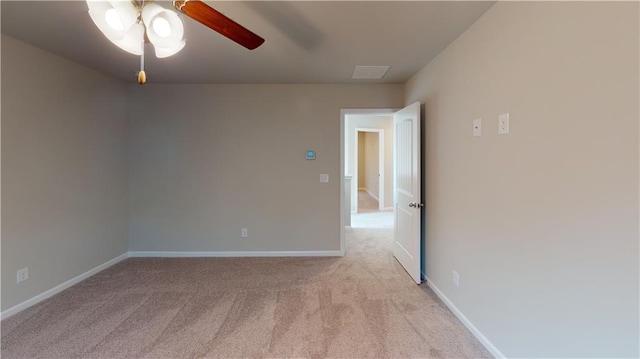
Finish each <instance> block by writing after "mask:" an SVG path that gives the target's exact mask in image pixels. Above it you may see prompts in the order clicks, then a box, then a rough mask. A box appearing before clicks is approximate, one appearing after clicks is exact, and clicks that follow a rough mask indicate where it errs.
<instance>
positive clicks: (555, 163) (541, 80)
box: [405, 2, 640, 357]
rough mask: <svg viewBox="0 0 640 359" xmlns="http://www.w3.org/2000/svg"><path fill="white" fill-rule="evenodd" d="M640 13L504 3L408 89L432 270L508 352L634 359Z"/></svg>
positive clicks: (600, 6)
mask: <svg viewBox="0 0 640 359" xmlns="http://www.w3.org/2000/svg"><path fill="white" fill-rule="evenodd" d="M638 13H639V11H638V3H637V2H634V3H607V2H589V3H586V2H558V3H555V2H553V3H551V2H540V3H538V2H515V3H502V2H500V3H497V4H496V5H494V6H493V7H492V8H491V9H490V10H489V11H487V13H485V14H484V15H483V16H482V17H481V18H480V19H479V20H478V21H477V22H476V23H475V24H474V25H473V26H472V27H471V28H470V29H469V30H468V31H467V32H466V33H464V34H463V35H462V36H461V37H460V38H458V39H457V40H456V41H455V42H454V43H453V44H452V45H450V46H449V47H448V48H447V49H446V50H445V51H444V52H443V53H441V54H440V55H439V56H438V57H437V58H436V59H435V60H433V61H432V62H431V63H430V64H428V65H427V66H426V67H425V68H424V69H423V70H422V71H420V72H419V73H418V74H416V75H415V76H414V77H413V78H412V79H411V80H410V81H409V82H408V83H407V85H406V88H405V94H406V98H405V103H406V104H409V103H412V102H414V101H416V100H420V101H422V102H423V103H424V114H425V117H426V129H425V134H426V138H425V144H426V147H425V151H424V158H425V165H426V178H425V185H426V187H425V188H426V204H427V207H426V213H427V217H426V249H425V254H426V265H427V267H426V274H427V276H428V277H429V279H430V280H431V281H432V282H433V283H434V284H435V286H436V287H438V288H439V289H440V290H441V291H442V292H443V293H444V294H445V295H446V296H447V297H448V298H449V299H450V300H451V301H452V302H453V303H454V305H455V306H456V307H457V308H458V309H459V310H460V311H461V312H462V313H463V314H464V315H465V316H466V317H467V318H468V319H469V320H470V321H471V322H472V323H473V324H474V325H475V326H476V327H477V328H478V329H479V330H480V331H481V332H482V333H483V334H484V335H485V336H486V337H487V338H488V339H489V341H491V342H492V343H493V344H494V345H495V346H496V347H497V348H498V349H499V350H500V351H501V352H502V353H503V354H505V355H506V356H508V357H623V356H624V357H637V356H638V354H639V349H638V338H639V330H638V315H639V313H638V302H639V298H638V292H639V290H638V289H639V288H638V270H639V268H638V252H639V248H638V218H639V217H638V216H639V214H638V184H639V178H638V164H639V158H638V118H639V114H638V105H639V103H638V101H639V100H638V98H639V95H640V94H639V91H638V79H639V73H638V68H639V62H638V50H639V49H638V42H639V39H638V28H639V27H638ZM503 112H510V114H511V133H510V134H509V135H498V133H497V131H498V130H497V118H498V115H499V114H501V113H503ZM474 118H482V120H483V135H482V137H472V127H471V124H472V120H473V119H474ZM452 270H457V271H458V272H459V273H460V287H459V288H456V287H454V286H453V285H452V280H451V278H452Z"/></svg>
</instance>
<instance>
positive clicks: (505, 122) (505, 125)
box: [498, 113, 509, 135]
mask: <svg viewBox="0 0 640 359" xmlns="http://www.w3.org/2000/svg"><path fill="white" fill-rule="evenodd" d="M498 133H499V134H501V135H506V134H508V133H509V113H503V114H502V115H500V116H498Z"/></svg>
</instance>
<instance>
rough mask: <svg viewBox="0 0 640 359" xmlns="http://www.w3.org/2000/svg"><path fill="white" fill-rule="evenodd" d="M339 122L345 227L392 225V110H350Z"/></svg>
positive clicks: (385, 226)
mask: <svg viewBox="0 0 640 359" xmlns="http://www.w3.org/2000/svg"><path fill="white" fill-rule="evenodd" d="M344 111H345V112H346V111H348V110H344ZM342 125H343V141H344V146H343V152H342V156H343V162H344V163H343V171H344V174H345V184H344V186H345V189H346V191H345V192H344V193H345V198H344V200H345V202H346V203H345V211H346V212H348V213H345V217H346V218H345V223H346V226H348V227H352V228H385V229H389V228H393V221H394V216H393V146H394V144H393V138H394V133H393V111H392V110H353V112H346V113H343V124H342Z"/></svg>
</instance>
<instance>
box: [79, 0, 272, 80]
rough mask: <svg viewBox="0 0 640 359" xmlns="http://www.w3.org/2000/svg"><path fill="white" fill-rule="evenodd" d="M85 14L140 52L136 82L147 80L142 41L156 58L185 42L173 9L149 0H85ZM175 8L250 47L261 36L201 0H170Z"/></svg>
mask: <svg viewBox="0 0 640 359" xmlns="http://www.w3.org/2000/svg"><path fill="white" fill-rule="evenodd" d="M86 2H87V5H88V6H89V16H91V19H92V20H93V22H94V23H95V24H96V26H97V27H98V29H100V31H101V32H102V33H103V34H104V35H105V36H106V37H107V39H109V40H110V41H111V42H112V43H114V44H115V45H117V46H118V47H120V48H121V49H123V50H125V51H127V52H129V53H131V54H134V55H138V56H140V71H139V72H138V83H139V84H141V85H142V84H144V83H146V82H147V75H146V73H145V71H144V43H145V42H147V41H148V42H150V43H151V44H152V45H153V47H154V50H155V54H156V56H157V57H159V58H163V57H168V56H171V55H173V54H176V53H177V52H178V51H180V50H182V48H183V47H184V46H185V40H184V28H183V25H182V21H181V20H180V17H179V16H178V14H177V13H176V12H175V11H172V10H169V9H165V8H163V7H162V6H160V5H158V4H156V3H154V2H153V1H152V0H86ZM173 6H174V7H175V9H176V10H177V11H178V12H179V13H181V14H184V15H186V16H188V17H190V18H192V19H193V20H195V21H197V22H199V23H201V24H203V25H205V26H207V27H209V28H210V29H212V30H214V31H217V32H218V33H220V34H222V35H223V36H225V37H227V38H229V39H231V40H233V41H235V42H236V43H238V44H240V45H242V46H244V47H246V48H247V49H249V50H253V49H255V48H257V47H258V46H260V45H262V43H263V42H264V39H263V38H261V37H260V36H258V35H256V34H254V33H253V32H251V31H249V30H248V29H246V28H245V27H243V26H242V25H240V24H238V23H237V22H235V21H233V20H231V19H230V18H228V17H227V16H225V15H224V14H222V13H221V12H219V11H217V10H216V9H214V8H212V7H210V6H209V5H207V4H205V3H204V2H203V1H201V0H174V1H173Z"/></svg>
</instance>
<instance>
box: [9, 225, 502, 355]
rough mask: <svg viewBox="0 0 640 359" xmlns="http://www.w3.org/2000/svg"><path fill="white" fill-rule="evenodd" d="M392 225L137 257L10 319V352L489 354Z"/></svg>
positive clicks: (108, 353)
mask: <svg viewBox="0 0 640 359" xmlns="http://www.w3.org/2000/svg"><path fill="white" fill-rule="evenodd" d="M391 235H392V229H348V230H347V237H348V240H347V251H348V253H347V255H346V256H345V257H343V258H242V259H236V258H175V259H162V258H144V259H142V258H139V259H135V258H130V259H127V260H125V261H123V262H120V263H119V264H117V265H115V266H113V267H111V268H109V269H107V270H105V271H103V272H101V273H99V274H97V275H95V276H93V277H91V278H89V279H87V280H85V281H83V282H81V283H79V284H78V285H76V286H74V287H72V288H70V289H68V290H66V291H64V292H62V293H60V294H58V295H56V296H54V297H52V298H50V299H48V300H46V301H44V302H42V303H40V304H38V305H36V306H34V307H32V308H29V309H27V310H25V311H23V312H21V313H19V314H17V315H15V316H13V317H10V318H8V319H5V320H4V321H2V323H1V329H2V340H1V344H2V351H1V354H2V358H4V359H9V358H200V357H205V358H293V357H295V358H328V357H332V358H485V357H491V356H490V354H489V353H488V352H487V351H486V350H485V349H484V348H483V347H482V346H481V345H480V344H479V343H478V341H477V340H476V339H475V338H474V337H473V336H472V335H471V334H470V333H469V332H468V331H467V330H466V329H465V328H464V327H463V326H462V324H460V323H459V322H458V320H457V319H456V318H455V317H454V316H453V314H451V312H450V311H449V310H448V309H447V308H446V307H445V306H444V305H443V304H442V303H441V302H440V301H439V300H438V299H437V297H436V296H435V295H434V294H433V293H432V292H431V291H430V290H429V289H428V288H427V287H426V286H424V285H422V286H418V285H416V284H414V283H412V281H411V279H410V278H409V276H408V275H407V274H406V273H405V272H404V270H403V269H402V267H401V266H400V265H399V264H398V263H397V262H396V260H395V259H394V258H393V256H392V254H391V243H392V241H391Z"/></svg>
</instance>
